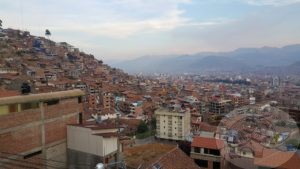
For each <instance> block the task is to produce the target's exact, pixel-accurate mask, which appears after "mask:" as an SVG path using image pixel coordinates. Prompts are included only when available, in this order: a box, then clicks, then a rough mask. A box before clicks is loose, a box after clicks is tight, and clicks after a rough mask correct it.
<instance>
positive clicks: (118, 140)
mask: <svg viewBox="0 0 300 169" xmlns="http://www.w3.org/2000/svg"><path fill="white" fill-rule="evenodd" d="M119 116H120V114H119V113H117V121H116V125H117V127H118V131H117V136H118V138H117V158H116V169H119V161H120V117H119Z"/></svg>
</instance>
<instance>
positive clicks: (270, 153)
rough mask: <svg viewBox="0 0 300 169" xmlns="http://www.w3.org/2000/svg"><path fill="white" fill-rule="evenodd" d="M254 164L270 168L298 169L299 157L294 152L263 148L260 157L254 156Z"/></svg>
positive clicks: (299, 164)
mask: <svg viewBox="0 0 300 169" xmlns="http://www.w3.org/2000/svg"><path fill="white" fill-rule="evenodd" d="M254 164H255V165H256V166H264V167H270V168H277V167H279V168H287V169H298V168H299V166H300V157H299V155H298V154H297V153H295V152H283V151H278V150H274V149H267V148H265V149H263V155H262V157H255V159H254Z"/></svg>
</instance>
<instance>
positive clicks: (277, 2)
mask: <svg viewBox="0 0 300 169" xmlns="http://www.w3.org/2000/svg"><path fill="white" fill-rule="evenodd" d="M246 2H247V3H249V4H251V5H271V6H283V5H291V4H294V3H299V2H300V0H246Z"/></svg>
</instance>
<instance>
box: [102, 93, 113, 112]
mask: <svg viewBox="0 0 300 169" xmlns="http://www.w3.org/2000/svg"><path fill="white" fill-rule="evenodd" d="M102 104H103V108H104V109H108V110H113V108H114V104H115V102H114V96H113V94H112V93H103V94H102Z"/></svg>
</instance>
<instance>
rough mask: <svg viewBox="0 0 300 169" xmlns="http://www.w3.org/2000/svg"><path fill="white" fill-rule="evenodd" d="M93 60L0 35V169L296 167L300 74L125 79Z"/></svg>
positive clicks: (21, 34) (25, 36)
mask: <svg viewBox="0 0 300 169" xmlns="http://www.w3.org/2000/svg"><path fill="white" fill-rule="evenodd" d="M97 58H101V57H100V56H98V57H95V56H93V55H91V54H86V53H84V52H83V51H80V50H79V49H78V48H76V47H74V46H72V45H70V44H68V43H67V42H54V41H52V40H51V33H50V31H49V30H48V31H46V38H45V37H37V36H33V35H31V34H30V32H27V31H20V30H15V29H0V159H1V160H0V168H1V167H3V168H45V167H46V168H51V167H52V168H55V167H56V168H59V167H62V168H72V167H74V168H95V166H96V165H97V164H98V163H103V164H104V165H106V166H107V167H112V168H113V167H119V168H126V167H127V168H152V169H159V168H167V169H169V168H170V169H175V168H178V169H184V168H186V169H192V168H207V169H225V168H232V169H234V168H253V169H254V168H291V169H292V168H295V169H296V168H298V166H299V161H300V156H299V154H298V153H297V151H298V148H299V146H300V144H299V143H300V137H299V136H300V135H299V134H300V133H299V130H298V126H299V124H300V102H299V100H300V86H299V82H300V76H299V75H297V74H295V75H290V76H277V75H270V74H256V75H255V74H251V73H249V74H248V73H245V74H238V73H233V72H231V73H228V72H210V73H208V74H195V73H191V74H175V75H174V74H173V75H171V74H152V75H142V74H139V75H129V74H127V73H125V72H123V71H122V70H120V69H117V68H112V67H110V66H109V65H107V64H105V63H104V62H103V61H102V60H99V59H97ZM283 157H284V158H283ZM271 159H276V160H271ZM274 161H275V162H274ZM245 164H246V165H245Z"/></svg>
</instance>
